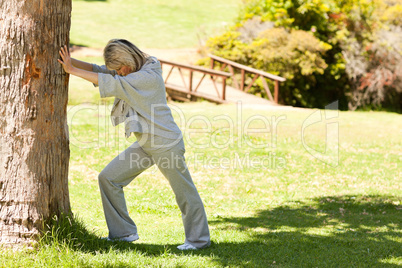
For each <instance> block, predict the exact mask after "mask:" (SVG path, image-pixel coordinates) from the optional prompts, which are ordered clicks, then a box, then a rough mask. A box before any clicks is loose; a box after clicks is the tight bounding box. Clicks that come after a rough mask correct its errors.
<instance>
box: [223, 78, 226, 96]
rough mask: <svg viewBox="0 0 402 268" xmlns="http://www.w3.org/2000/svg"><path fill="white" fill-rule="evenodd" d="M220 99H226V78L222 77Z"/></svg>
mask: <svg viewBox="0 0 402 268" xmlns="http://www.w3.org/2000/svg"><path fill="white" fill-rule="evenodd" d="M222 100H226V78H225V77H222Z"/></svg>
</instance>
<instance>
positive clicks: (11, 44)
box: [0, 0, 71, 245]
mask: <svg viewBox="0 0 402 268" xmlns="http://www.w3.org/2000/svg"><path fill="white" fill-rule="evenodd" d="M0 6H1V9H0V244H3V245H4V244H6V245H7V244H8V245H15V244H17V245H18V244H27V243H28V244H29V243H31V242H32V241H34V240H35V239H36V238H37V237H38V235H39V234H40V231H41V230H42V229H43V226H44V224H43V223H44V221H46V220H47V219H49V218H50V217H52V216H53V215H55V214H56V215H57V214H61V213H70V200H69V195H68V180H67V176H68V162H69V157H70V151H69V142H68V128H67V119H66V116H67V115H66V110H67V99H68V91H67V90H68V79H69V77H68V75H66V74H65V72H64V71H63V69H62V66H61V65H60V64H59V63H58V62H57V58H58V51H59V49H60V47H61V46H62V45H64V44H68V41H69V30H70V14H71V0H57V1H55V0H0Z"/></svg>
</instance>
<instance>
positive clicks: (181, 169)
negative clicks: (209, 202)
mask: <svg viewBox="0 0 402 268" xmlns="http://www.w3.org/2000/svg"><path fill="white" fill-rule="evenodd" d="M144 150H145V151H147V149H146V148H144ZM184 152H185V149H184V143H183V142H182V141H181V142H179V143H178V144H176V145H175V146H174V147H173V148H171V149H169V150H167V151H164V152H152V158H153V159H154V162H155V163H156V165H157V166H158V168H159V170H160V171H161V172H162V174H163V175H164V176H165V177H166V178H167V180H168V181H169V183H170V186H171V187H172V189H173V192H174V194H175V196H176V201H177V204H178V206H179V208H180V210H181V213H182V219H183V224H184V231H185V235H186V241H185V243H188V244H191V245H192V246H194V247H196V248H203V247H207V246H209V245H210V234H209V228H208V221H207V216H206V213H205V209H204V205H203V203H202V200H201V198H200V195H199V194H198V191H197V189H196V187H195V185H194V183H193V180H192V178H191V175H190V172H189V170H188V167H187V165H186V162H185V158H184Z"/></svg>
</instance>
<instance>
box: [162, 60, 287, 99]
mask: <svg viewBox="0 0 402 268" xmlns="http://www.w3.org/2000/svg"><path fill="white" fill-rule="evenodd" d="M209 57H210V58H211V68H203V67H199V66H193V65H187V64H181V63H177V62H172V61H166V60H161V59H160V62H161V64H162V68H168V70H166V69H164V73H166V75H165V78H164V79H165V85H166V92H167V95H168V98H169V99H173V100H180V101H185V102H188V101H195V100H198V99H205V100H208V101H211V102H214V103H218V104H221V103H230V102H237V101H244V100H245V99H247V100H248V102H252V103H261V104H263V103H266V104H271V105H275V104H277V103H278V98H279V82H283V81H285V80H286V79H285V78H283V77H280V76H276V75H273V74H270V73H267V72H264V71H261V70H257V69H254V68H251V67H248V66H245V65H242V64H239V63H236V62H233V61H230V60H227V59H224V58H221V57H218V56H215V55H211V54H210V55H209ZM217 62H218V63H220V65H221V67H220V70H215V69H214V67H215V63H217ZM225 69H226V70H228V71H229V72H226V71H224V70H225ZM236 72H237V73H236ZM173 73H175V75H172V74H173ZM247 73H249V74H251V75H252V76H253V79H252V82H251V83H249V84H248V85H247V86H246V84H245V78H246V74H247ZM239 76H240V77H239ZM206 77H208V78H209V79H205V78H206ZM228 78H231V79H232V81H233V85H234V87H230V86H228V85H227V84H226V80H227V79H228ZM258 78H261V80H262V84H263V86H264V89H265V91H266V93H267V96H268V98H269V100H266V99H263V98H260V97H257V96H255V95H252V94H248V93H247V91H248V90H249V89H250V88H251V86H253V85H254V84H255V82H256V80H257V79H258ZM266 79H270V80H272V81H274V85H275V86H274V90H273V94H274V95H272V92H271V90H270V88H269V86H268V83H267V81H266ZM239 80H240V81H239Z"/></svg>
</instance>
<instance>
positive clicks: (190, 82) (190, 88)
mask: <svg viewBox="0 0 402 268" xmlns="http://www.w3.org/2000/svg"><path fill="white" fill-rule="evenodd" d="M188 90H189V91H190V92H191V91H193V71H190V81H189V85H188Z"/></svg>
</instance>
